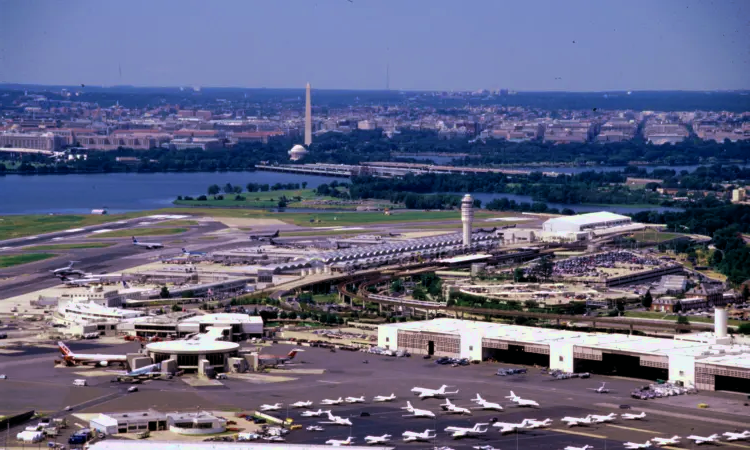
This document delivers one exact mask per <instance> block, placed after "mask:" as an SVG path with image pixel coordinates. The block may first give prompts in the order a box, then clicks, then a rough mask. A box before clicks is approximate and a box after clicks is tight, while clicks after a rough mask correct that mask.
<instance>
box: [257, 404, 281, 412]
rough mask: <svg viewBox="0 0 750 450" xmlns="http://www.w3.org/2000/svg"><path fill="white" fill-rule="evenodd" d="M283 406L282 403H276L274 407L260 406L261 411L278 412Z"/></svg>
mask: <svg viewBox="0 0 750 450" xmlns="http://www.w3.org/2000/svg"><path fill="white" fill-rule="evenodd" d="M282 406H283V404H282V403H274V404H273V405H260V410H261V411H278V410H280V409H281V407H282Z"/></svg>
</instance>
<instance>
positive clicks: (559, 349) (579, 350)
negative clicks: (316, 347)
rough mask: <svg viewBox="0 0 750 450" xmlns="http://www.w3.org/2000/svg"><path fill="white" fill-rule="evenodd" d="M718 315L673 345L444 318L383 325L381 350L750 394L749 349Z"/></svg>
mask: <svg viewBox="0 0 750 450" xmlns="http://www.w3.org/2000/svg"><path fill="white" fill-rule="evenodd" d="M716 317H717V319H716V332H715V333H709V334H689V335H683V336H678V337H676V338H675V339H674V340H669V339H660V338H652V337H643V336H634V335H625V334H604V333H585V332H579V331H567V330H553V329H543V328H534V327H524V326H516V325H505V324H498V323H487V322H475V321H468V320H459V319H450V318H440V319H434V320H428V321H420V322H407V323H394V324H386V325H380V326H379V327H378V346H379V347H382V348H387V349H393V350H396V349H399V350H407V351H409V352H411V353H414V354H429V355H435V356H449V357H456V358H458V357H460V358H469V359H471V360H486V359H490V358H492V359H494V360H497V361H502V362H506V363H512V364H526V365H539V366H542V367H549V368H550V369H559V370H562V371H565V372H591V373H598V374H604V375H618V376H625V377H632V378H642V379H650V380H657V379H663V380H670V381H681V382H683V383H685V384H687V385H693V386H695V387H696V388H697V389H702V390H730V391H735V392H746V393H750V346H747V345H737V344H735V343H734V340H733V338H731V337H728V336H727V333H726V310H724V309H723V308H717V310H716ZM722 318H723V319H722Z"/></svg>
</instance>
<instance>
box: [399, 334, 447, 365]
mask: <svg viewBox="0 0 750 450" xmlns="http://www.w3.org/2000/svg"><path fill="white" fill-rule="evenodd" d="M396 339H397V345H398V349H399V350H406V351H408V352H410V353H414V354H419V355H435V356H450V357H452V358H458V357H460V356H461V338H460V337H458V336H455V335H452V334H444V333H432V332H425V331H402V330H399V331H398V336H397V338H396Z"/></svg>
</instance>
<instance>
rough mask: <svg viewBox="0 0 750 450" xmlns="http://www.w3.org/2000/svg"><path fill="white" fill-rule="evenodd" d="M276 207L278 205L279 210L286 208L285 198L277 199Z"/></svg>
mask: <svg viewBox="0 0 750 450" xmlns="http://www.w3.org/2000/svg"><path fill="white" fill-rule="evenodd" d="M277 205H278V207H279V208H286V205H287V199H286V197H285V196H283V195H282V196H281V198H280V199H279V202H278V203H277Z"/></svg>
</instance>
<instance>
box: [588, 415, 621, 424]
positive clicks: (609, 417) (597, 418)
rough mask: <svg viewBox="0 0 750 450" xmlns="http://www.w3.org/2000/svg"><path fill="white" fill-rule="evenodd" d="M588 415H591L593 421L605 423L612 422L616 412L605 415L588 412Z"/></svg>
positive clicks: (615, 417)
mask: <svg viewBox="0 0 750 450" xmlns="http://www.w3.org/2000/svg"><path fill="white" fill-rule="evenodd" d="M589 417H591V421H592V422H594V423H605V422H612V421H613V420H615V419H617V414H615V413H609V414H607V415H606V416H600V415H596V414H590V415H589Z"/></svg>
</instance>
